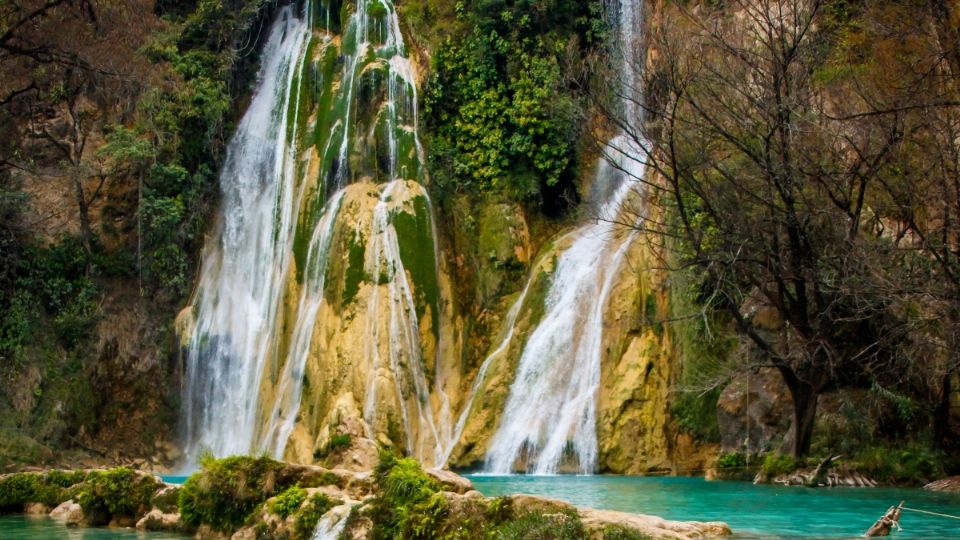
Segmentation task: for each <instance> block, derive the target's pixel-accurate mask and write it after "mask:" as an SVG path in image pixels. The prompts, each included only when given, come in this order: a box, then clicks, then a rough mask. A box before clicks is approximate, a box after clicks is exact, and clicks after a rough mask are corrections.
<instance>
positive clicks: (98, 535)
mask: <svg viewBox="0 0 960 540" xmlns="http://www.w3.org/2000/svg"><path fill="white" fill-rule="evenodd" d="M185 538H187V537H186V536H181V535H176V534H170V533H158V532H150V533H148V532H140V531H137V530H136V529H75V528H68V527H66V526H65V525H64V524H63V523H60V522H59V521H55V520H52V519H50V518H48V517H26V516H0V539H3V540H27V539H29V540H60V539H68V540H184V539H185Z"/></svg>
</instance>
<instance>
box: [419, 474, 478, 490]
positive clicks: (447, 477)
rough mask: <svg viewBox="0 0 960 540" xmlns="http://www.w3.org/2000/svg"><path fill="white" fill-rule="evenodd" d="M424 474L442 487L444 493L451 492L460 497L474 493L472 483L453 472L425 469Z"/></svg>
mask: <svg viewBox="0 0 960 540" xmlns="http://www.w3.org/2000/svg"><path fill="white" fill-rule="evenodd" d="M424 472H426V473H427V475H428V476H429V477H430V478H433V479H434V480H436V481H437V482H438V483H439V484H440V485H441V486H443V489H444V490H445V491H452V492H454V493H459V494H461V495H462V494H464V493H467V492H470V491H474V489H473V482H471V481H470V480H469V479H467V478H464V477H462V476H460V475H459V474H457V473H455V472H451V471H448V470H446V469H426V470H425V471H424Z"/></svg>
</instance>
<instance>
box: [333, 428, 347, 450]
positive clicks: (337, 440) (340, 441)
mask: <svg viewBox="0 0 960 540" xmlns="http://www.w3.org/2000/svg"><path fill="white" fill-rule="evenodd" d="M348 446H350V434H349V433H344V434H342V435H334V436H333V437H332V438H331V439H330V445H329V448H330V451H331V452H335V451H336V450H338V449H340V448H346V447H348Z"/></svg>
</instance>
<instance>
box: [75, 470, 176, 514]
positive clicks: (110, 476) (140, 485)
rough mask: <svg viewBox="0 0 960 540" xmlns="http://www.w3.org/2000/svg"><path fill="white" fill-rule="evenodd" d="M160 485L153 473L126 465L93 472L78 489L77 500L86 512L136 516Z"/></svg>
mask: <svg viewBox="0 0 960 540" xmlns="http://www.w3.org/2000/svg"><path fill="white" fill-rule="evenodd" d="M160 486H161V484H160V483H159V482H157V481H156V480H155V479H154V478H153V477H152V476H149V475H138V474H137V473H135V472H134V471H133V470H131V469H128V468H126V467H118V468H116V469H110V470H107V471H94V472H92V473H90V474H89V475H87V479H86V481H85V482H84V483H83V484H81V485H80V487H79V491H78V492H77V495H76V496H77V503H79V504H80V506H81V507H83V511H84V513H86V514H88V515H110V516H131V517H136V516H139V515H141V514H143V513H146V512H147V511H148V510H149V509H150V506H151V505H150V501H151V500H152V499H153V494H154V493H156V491H157V490H158V489H159V488H160Z"/></svg>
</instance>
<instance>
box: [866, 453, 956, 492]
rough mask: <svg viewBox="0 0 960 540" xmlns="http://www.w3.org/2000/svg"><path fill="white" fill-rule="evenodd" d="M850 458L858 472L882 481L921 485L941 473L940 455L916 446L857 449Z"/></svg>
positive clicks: (942, 472)
mask: <svg viewBox="0 0 960 540" xmlns="http://www.w3.org/2000/svg"><path fill="white" fill-rule="evenodd" d="M854 461H855V463H856V467H857V469H858V470H859V472H860V473H862V474H864V475H866V476H868V477H869V478H872V479H873V480H876V481H878V482H884V483H892V484H912V485H915V484H924V483H926V482H928V481H930V480H933V479H935V478H938V477H940V476H943V475H944V474H945V471H944V467H943V461H944V460H943V456H942V455H941V454H939V453H937V452H935V451H934V450H932V449H930V448H927V447H924V446H918V445H912V446H908V447H906V448H888V447H882V446H874V447H871V448H867V449H865V450H862V451H861V452H859V453H858V454H857V455H856V457H855V460H854Z"/></svg>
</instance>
